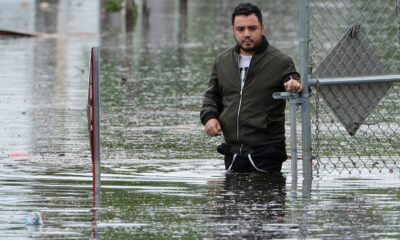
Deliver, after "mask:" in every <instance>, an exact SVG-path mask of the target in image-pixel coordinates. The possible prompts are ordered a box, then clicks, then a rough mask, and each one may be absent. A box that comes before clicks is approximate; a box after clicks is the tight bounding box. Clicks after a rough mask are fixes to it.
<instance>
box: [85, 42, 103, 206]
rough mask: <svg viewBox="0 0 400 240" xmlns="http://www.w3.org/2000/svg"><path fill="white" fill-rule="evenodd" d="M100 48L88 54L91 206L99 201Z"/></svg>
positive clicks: (93, 49) (94, 48) (95, 48)
mask: <svg viewBox="0 0 400 240" xmlns="http://www.w3.org/2000/svg"><path fill="white" fill-rule="evenodd" d="M99 73H100V49H99V47H93V48H92V49H91V54H90V65H89V87H88V106H87V112H88V127H89V134H90V152H91V157H92V177H93V181H92V184H93V185H92V192H93V208H99V207H100V203H101V197H100V190H101V178H100V176H101V172H100V170H101V169H100V81H99Z"/></svg>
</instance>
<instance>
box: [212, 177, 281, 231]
mask: <svg viewBox="0 0 400 240" xmlns="http://www.w3.org/2000/svg"><path fill="white" fill-rule="evenodd" d="M221 185H222V186H215V187H214V188H211V189H210V192H209V193H208V194H207V205H206V206H207V207H206V209H205V214H206V215H207V216H208V217H207V222H206V227H207V229H208V230H207V233H206V236H207V237H210V238H213V239H221V238H223V237H225V238H227V237H235V238H238V239H248V238H254V237H257V236H259V237H264V238H268V239H270V238H285V237H287V235H286V232H285V231H284V230H286V229H285V228H286V220H285V197H286V196H285V195H286V189H285V188H286V179H285V177H284V176H282V175H281V174H276V175H264V174H228V175H226V177H225V181H223V183H222V184H221Z"/></svg>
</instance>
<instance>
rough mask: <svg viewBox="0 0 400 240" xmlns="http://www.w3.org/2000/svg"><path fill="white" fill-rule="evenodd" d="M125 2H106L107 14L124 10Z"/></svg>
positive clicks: (106, 0) (111, 0)
mask: <svg viewBox="0 0 400 240" xmlns="http://www.w3.org/2000/svg"><path fill="white" fill-rule="evenodd" d="M122 4H123V0H104V8H105V10H106V12H119V11H121V9H122Z"/></svg>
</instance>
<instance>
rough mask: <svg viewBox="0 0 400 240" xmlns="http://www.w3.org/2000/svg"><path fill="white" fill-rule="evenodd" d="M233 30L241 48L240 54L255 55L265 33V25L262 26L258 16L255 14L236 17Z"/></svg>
mask: <svg viewBox="0 0 400 240" xmlns="http://www.w3.org/2000/svg"><path fill="white" fill-rule="evenodd" d="M232 30H233V35H234V37H235V40H236V42H237V44H238V45H239V46H240V53H241V54H243V55H253V54H254V52H255V49H256V48H257V47H258V46H259V45H260V44H261V42H262V37H263V33H264V25H261V24H260V22H259V21H258V18H257V16H256V15H255V14H250V15H248V16H245V15H239V16H236V17H235V20H234V23H233V27H232Z"/></svg>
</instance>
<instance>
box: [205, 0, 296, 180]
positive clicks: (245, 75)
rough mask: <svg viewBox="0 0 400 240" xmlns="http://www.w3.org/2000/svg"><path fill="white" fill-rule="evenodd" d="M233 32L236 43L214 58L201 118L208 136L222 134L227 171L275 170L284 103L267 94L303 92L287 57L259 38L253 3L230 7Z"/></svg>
mask: <svg viewBox="0 0 400 240" xmlns="http://www.w3.org/2000/svg"><path fill="white" fill-rule="evenodd" d="M232 31H233V34H234V37H235V40H236V43H237V45H236V46H235V47H233V48H231V49H228V50H226V51H225V52H223V53H221V54H220V55H219V56H218V57H217V59H216V61H215V64H214V67H213V71H212V73H211V78H210V80H209V83H208V88H207V90H206V92H205V94H204V99H203V107H202V110H201V113H200V118H201V121H202V123H203V124H204V126H205V131H206V132H207V134H208V135H209V136H211V137H215V136H219V135H222V134H223V136H224V139H225V142H226V144H224V145H223V146H222V147H221V148H220V151H219V152H220V153H223V154H225V167H226V169H227V170H231V171H240V172H249V171H250V172H251V171H267V172H279V171H280V170H281V167H282V162H283V161H285V160H286V158H287V156H286V150H285V129H284V124H285V114H284V111H285V101H283V100H281V101H277V100H274V99H273V98H272V94H273V93H274V92H281V91H290V92H300V91H302V86H301V84H300V82H299V81H298V79H299V74H298V73H297V72H296V69H295V67H294V64H293V61H292V59H291V58H290V57H288V56H286V55H284V54H283V53H282V52H280V51H279V50H278V49H276V48H274V47H273V46H271V45H270V44H269V43H268V41H267V39H266V38H265V37H264V35H263V32H264V24H263V22H262V15H261V11H260V9H259V8H258V7H257V6H256V5H253V4H251V3H244V4H240V5H238V6H237V7H236V8H235V10H234V12H233V14H232ZM296 79H297V80H296ZM252 153H257V154H256V155H257V156H258V157H257V158H254V157H253V156H252V155H249V154H252Z"/></svg>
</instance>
